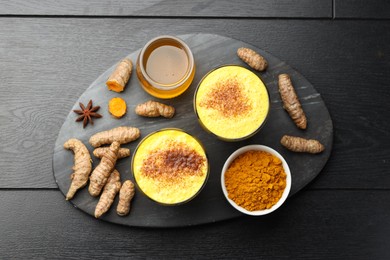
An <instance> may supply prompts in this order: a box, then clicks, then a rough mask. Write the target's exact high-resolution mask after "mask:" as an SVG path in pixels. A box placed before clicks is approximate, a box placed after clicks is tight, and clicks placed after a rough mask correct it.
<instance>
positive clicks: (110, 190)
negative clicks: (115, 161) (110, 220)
mask: <svg viewBox="0 0 390 260" xmlns="http://www.w3.org/2000/svg"><path fill="white" fill-rule="evenodd" d="M120 188H121V178H120V174H119V172H118V171H117V170H115V169H114V170H113V171H112V172H111V174H110V177H109V178H108V180H107V184H106V185H105V186H104V190H103V192H102V195H101V196H100V199H99V202H98V204H97V205H96V208H95V218H100V217H101V216H102V215H103V214H104V213H106V212H107V211H108V210H109V209H110V207H111V205H112V203H113V202H114V199H115V196H116V194H118V192H119V190H120Z"/></svg>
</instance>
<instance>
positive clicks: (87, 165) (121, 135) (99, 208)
mask: <svg viewBox="0 0 390 260" xmlns="http://www.w3.org/2000/svg"><path fill="white" fill-rule="evenodd" d="M139 136H140V131H139V129H138V128H135V127H126V126H120V127H117V128H113V129H111V130H107V131H103V132H99V133H96V134H94V135H93V136H91V138H90V139H89V143H90V144H91V145H92V146H93V147H94V148H95V150H94V151H93V154H94V155H95V156H96V157H98V158H101V160H100V163H99V164H98V165H97V166H96V168H95V169H94V170H93V171H92V159H91V156H90V154H89V151H88V149H87V147H86V146H85V145H84V144H83V143H82V142H81V141H80V140H78V139H74V138H72V139H69V140H68V141H66V142H65V144H64V148H65V149H70V150H73V152H74V166H73V171H74V172H73V173H72V175H71V180H72V182H71V185H70V188H69V191H68V193H67V195H66V200H70V199H72V198H73V196H74V195H75V193H76V192H77V190H79V189H81V188H83V187H85V186H86V185H87V183H88V180H89V187H88V192H89V194H90V195H91V196H93V197H98V196H99V195H100V198H99V202H98V203H97V205H96V208H95V217H96V218H99V217H100V216H102V215H103V214H104V213H106V212H107V211H108V210H109V209H110V207H111V205H112V204H113V202H114V200H115V197H116V195H117V194H118V193H119V202H118V206H117V210H116V211H117V214H118V215H120V216H126V215H127V214H129V212H130V203H131V200H132V198H133V197H134V191H135V189H134V184H133V182H132V181H131V180H126V181H124V182H123V184H122V183H121V178H120V173H119V172H118V171H117V170H116V169H115V164H116V161H117V160H118V159H120V158H124V157H128V156H129V155H130V150H129V149H127V148H121V147H120V146H121V144H126V143H129V142H132V141H134V140H136V139H138V137H139ZM102 145H109V146H106V147H101V146H102ZM91 172H92V173H91Z"/></svg>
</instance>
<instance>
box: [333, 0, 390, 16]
mask: <svg viewBox="0 0 390 260" xmlns="http://www.w3.org/2000/svg"><path fill="white" fill-rule="evenodd" d="M334 11H335V13H334V14H335V18H336V19H337V18H359V19H390V2H389V1H386V0H371V1H364V0H335V3H334Z"/></svg>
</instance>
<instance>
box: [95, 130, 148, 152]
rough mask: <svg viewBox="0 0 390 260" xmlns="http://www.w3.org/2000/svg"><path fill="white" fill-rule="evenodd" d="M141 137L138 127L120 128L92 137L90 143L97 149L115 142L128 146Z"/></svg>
mask: <svg viewBox="0 0 390 260" xmlns="http://www.w3.org/2000/svg"><path fill="white" fill-rule="evenodd" d="M140 135H141V133H140V131H139V129H138V128H136V127H130V126H119V127H116V128H113V129H110V130H107V131H102V132H99V133H96V134H94V135H92V136H91V137H90V138H89V143H90V144H91V145H92V146H93V147H95V148H96V147H99V146H101V145H103V144H111V143H112V142H114V141H117V142H119V143H120V144H126V143H129V142H132V141H134V140H136V139H137V138H138V137H139V136H140Z"/></svg>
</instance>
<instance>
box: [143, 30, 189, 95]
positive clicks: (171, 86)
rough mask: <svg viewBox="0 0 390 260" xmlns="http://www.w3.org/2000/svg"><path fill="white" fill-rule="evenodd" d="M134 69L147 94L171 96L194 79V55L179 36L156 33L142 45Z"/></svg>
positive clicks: (184, 88) (179, 91) (184, 89)
mask: <svg viewBox="0 0 390 260" xmlns="http://www.w3.org/2000/svg"><path fill="white" fill-rule="evenodd" d="M136 72H137V77H138V79H139V81H140V83H141V86H142V87H143V89H144V90H145V91H146V92H147V93H149V94H150V95H152V96H154V97H157V98H163V99H168V98H174V97H177V96H179V95H180V94H182V93H183V92H184V91H186V89H187V88H188V87H189V86H190V85H191V82H192V80H193V79H194V75H195V62H194V56H193V55H192V52H191V50H190V48H189V47H188V45H187V44H186V43H185V42H184V41H182V40H181V39H179V38H177V37H173V36H168V35H163V36H159V37H156V38H154V39H152V40H150V41H149V42H148V43H146V44H145V46H144V47H143V48H142V50H141V52H140V53H139V55H138V59H137V68H136Z"/></svg>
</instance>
